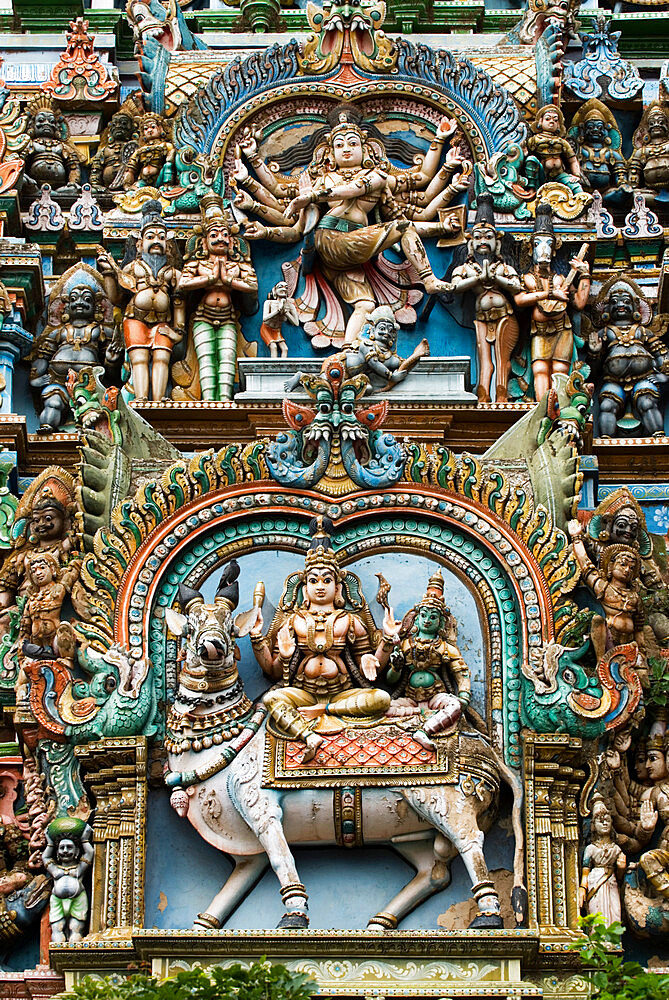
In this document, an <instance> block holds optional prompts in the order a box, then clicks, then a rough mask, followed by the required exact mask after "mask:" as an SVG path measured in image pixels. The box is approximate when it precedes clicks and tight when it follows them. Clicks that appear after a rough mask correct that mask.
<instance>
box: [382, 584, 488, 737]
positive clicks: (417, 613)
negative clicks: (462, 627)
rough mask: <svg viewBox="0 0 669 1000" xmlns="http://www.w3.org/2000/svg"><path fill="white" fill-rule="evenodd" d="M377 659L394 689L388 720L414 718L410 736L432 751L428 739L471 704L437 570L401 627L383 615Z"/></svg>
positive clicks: (448, 726) (468, 680)
mask: <svg viewBox="0 0 669 1000" xmlns="http://www.w3.org/2000/svg"><path fill="white" fill-rule="evenodd" d="M391 650H392V652H391ZM377 656H378V659H379V663H380V664H381V666H382V667H384V666H386V664H389V666H388V672H387V674H386V679H387V681H388V683H389V684H391V685H392V686H393V688H394V690H393V700H392V701H391V703H390V709H389V711H388V714H389V715H394V716H399V717H406V716H418V718H419V719H421V726H420V728H419V729H417V730H416V732H414V733H412V736H413V738H414V739H415V740H417V742H418V743H420V744H421V745H422V746H424V747H426V748H428V749H431V748H433V746H434V744H433V742H432V740H431V739H430V736H432V735H434V734H435V733H443V732H446V731H448V730H452V729H453V727H454V726H455V725H456V724H457V722H458V720H459V718H460V716H461V714H462V711H463V708H464V707H465V706H466V705H468V704H469V701H470V698H471V677H470V673H469V667H468V666H467V664H466V663H465V661H464V660H463V658H462V654H461V653H460V650H459V649H458V647H457V645H456V644H455V619H454V618H453V615H452V614H451V612H450V611H449V609H448V608H447V607H446V604H445V603H444V578H443V577H442V575H441V570H437V572H436V573H434V574H433V575H432V576H431V577H430V580H429V583H428V586H427V590H426V592H425V596H424V597H423V599H422V600H421V601H420V603H419V604H417V605H416V606H415V607H414V608H412V609H411V610H410V611H409V612H408V613H407V614H406V615H405V616H404V618H403V619H402V621H401V622H395V621H394V618H393V614H392V611H391V610H390V609H389V608H388V609H387V610H386V615H385V619H384V622H383V640H382V643H381V645H380V646H379V649H378V651H377ZM425 715H427V719H426V721H422V718H423V716H425Z"/></svg>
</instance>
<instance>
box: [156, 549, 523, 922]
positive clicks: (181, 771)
mask: <svg viewBox="0 0 669 1000" xmlns="http://www.w3.org/2000/svg"><path fill="white" fill-rule="evenodd" d="M238 573H239V568H238V566H237V564H236V563H235V562H234V561H233V562H232V563H230V564H229V565H228V566H227V567H226V569H225V570H224V573H223V577H222V580H221V585H220V587H219V590H218V593H217V594H216V598H215V600H214V603H213V604H206V603H205V601H204V599H203V597H202V595H201V594H199V593H198V592H197V591H194V590H192V589H190V588H188V587H185V586H184V585H182V586H181V587H180V592H179V600H180V604H181V607H182V608H183V610H184V612H185V614H179V613H178V612H176V611H174V610H171V609H170V610H167V612H166V619H167V624H168V627H169V629H170V631H171V632H172V633H173V634H175V635H177V636H182V637H184V638H185V651H182V653H181V654H180V664H181V666H180V671H179V678H178V690H177V694H176V698H175V701H174V704H173V706H172V708H171V710H170V713H169V717H168V722H167V739H166V748H167V751H168V762H169V765H168V766H169V770H168V771H167V773H166V779H165V780H166V783H167V785H168V786H169V787H171V788H172V789H173V791H172V795H171V803H172V806H173V807H174V808H175V809H176V811H177V812H178V813H179V815H180V816H182V817H184V816H187V817H188V819H189V821H190V822H191V823H192V825H193V826H194V827H195V829H196V830H197V831H198V833H199V834H200V836H202V837H203V838H204V840H206V841H207V842H208V843H209V844H212V845H213V846H214V847H216V848H218V850H220V851H224V852H225V853H226V854H228V855H229V856H230V858H231V859H232V861H233V862H234V868H233V870H232V872H231V873H230V875H229V877H228V879H227V881H226V882H225V884H224V885H223V887H222V888H221V889H220V891H219V892H218V893H217V894H216V895H215V896H214V898H213V900H212V901H211V903H210V905H209V906H208V907H207V910H206V912H204V913H200V914H198V916H197V919H196V920H195V926H196V927H206V928H209V929H210V928H212V927H213V928H219V927H221V926H223V924H224V922H225V921H226V919H227V918H228V916H229V915H230V914H231V913H232V912H233V911H234V909H235V908H236V906H237V905H238V904H239V903H240V902H241V901H242V899H243V898H244V897H245V895H246V894H247V893H248V892H249V891H250V890H251V889H252V887H253V885H254V884H255V883H256V882H257V881H258V879H259V878H260V876H261V874H262V873H263V871H264V870H265V869H266V867H267V865H268V864H269V865H271V866H272V869H273V870H274V873H275V875H276V877H277V879H278V880H279V885H280V891H281V898H282V902H283V906H284V910H285V912H284V915H283V917H282V918H281V921H280V923H279V925H278V926H279V927H282V928H303V927H307V926H308V916H307V911H308V895H307V891H306V889H305V886H304V885H303V884H302V882H301V881H300V878H299V875H298V871H297V867H296V864H295V859H294V857H293V854H292V852H291V849H290V845H299V846H302V847H313V846H323V845H327V844H332V845H334V844H335V843H336V842H337V841H336V836H335V824H334V819H333V808H332V796H333V791H332V789H331V788H329V789H328V788H322V789H318V788H316V789H314V788H311V787H309V788H304V789H294V788H291V789H286V788H266V787H263V756H264V749H265V738H266V737H265V722H266V715H267V710H266V708H265V707H264V705H263V704H262V702H260V703H258V704H257V705H255V706H254V705H253V704H252V703H251V702H250V701H249V699H248V698H247V697H246V695H245V693H244V688H243V685H242V682H241V680H240V678H239V675H238V671H237V660H238V658H239V653H238V650H237V647H236V643H235V638H234V635H235V625H234V621H233V616H232V612H233V611H234V609H235V607H236V605H237V601H238V587H237V584H236V582H235V580H236V577H237V575H238ZM237 634H240V633H239V632H238V633H237ZM458 749H459V779H458V781H457V782H456V783H453V784H432V785H418V786H416V787H377V788H375V787H371V788H368V787H365V788H364V789H363V790H362V820H363V829H364V839H365V844H368V845H373V846H380V845H389V846H391V847H392V848H394V849H395V850H396V851H397V852H398V853H399V854H400V855H401V856H402V857H403V858H405V859H406V860H407V861H408V862H409V863H410V864H411V865H412V866H413V867H414V868H415V869H416V874H415V876H414V877H413V878H412V879H411V881H410V882H409V883H408V884H407V885H405V886H404V887H403V888H402V889H401V890H400V891H399V892H398V893H397V895H396V896H394V898H393V899H391V900H390V901H389V902H388V903H387V905H386V906H385V907H384V909H383V910H382V911H381V912H380V913H377V914H375V915H374V916H372V917H371V919H370V920H369V923H368V925H367V926H368V928H369V929H371V930H376V931H384V930H387V929H392V928H395V927H396V926H397V924H398V923H399V921H400V920H402V918H403V917H404V916H406V915H407V914H408V913H409V912H410V911H411V910H413V909H414V908H415V907H416V906H418V905H419V904H420V903H421V902H422V901H423V900H425V899H427V898H428V897H430V896H432V895H433V894H434V893H436V892H439V891H440V890H442V889H445V888H446V887H447V886H448V885H449V883H450V880H451V875H450V864H451V862H452V860H453V859H454V858H455V857H456V856H457V855H458V854H459V855H460V856H461V858H462V860H463V862H464V864H465V867H466V869H467V872H468V874H469V877H470V878H471V881H472V893H473V895H474V898H475V899H476V901H477V904H478V909H479V912H478V915H477V916H476V917H475V919H474V921H473V923H472V924H471V925H470V926H472V927H479V928H497V927H502V926H503V922H502V919H501V916H500V904H499V898H498V895H497V892H496V890H495V887H494V885H493V882H492V880H491V879H490V873H489V871H488V867H487V865H486V862H485V859H484V855H483V842H484V834H485V833H486V832H487V831H488V830H489V829H490V827H491V825H492V823H493V821H494V819H495V815H496V811H497V799H498V793H499V786H500V779H502V778H503V779H504V780H505V781H506V782H507V783H508V784H509V785H510V786H511V790H512V793H513V813H512V820H513V828H514V834H515V857H514V889H513V892H512V904H513V908H514V912H515V914H516V920H517V922H518V923H521V922H522V921H523V919H524V913H525V909H526V900H527V893H526V890H525V887H524V884H523V883H524V851H523V829H522V820H521V806H522V783H521V781H520V779H519V778H518V776H517V775H516V774H515V773H514V772H513V771H512V770H510V769H509V768H508V767H507V766H506V765H505V763H504V762H503V760H502V759H501V757H500V755H499V754H498V753H497V752H496V751H495V750H494V749H493V748H492V747H491V746H490V745H489V743H488V742H487V741H486V740H485V739H484V738H483V737H482V736H481V735H480V734H479V733H475V732H471V733H470V732H463V731H461V732H460V734H459V747H458ZM372 780H373V779H372ZM405 803H406V804H407V805H408V806H409V808H408V809H407V808H405V807H404V804H405Z"/></svg>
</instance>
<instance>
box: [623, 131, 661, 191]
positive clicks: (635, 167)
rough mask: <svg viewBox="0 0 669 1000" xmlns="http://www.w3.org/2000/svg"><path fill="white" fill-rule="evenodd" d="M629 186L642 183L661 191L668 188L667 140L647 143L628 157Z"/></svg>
mask: <svg viewBox="0 0 669 1000" xmlns="http://www.w3.org/2000/svg"><path fill="white" fill-rule="evenodd" d="M629 162H630V184H639V183H641V177H642V175H643V183H644V184H645V186H646V187H649V188H653V189H654V190H655V191H661V190H662V189H663V188H666V187H667V186H669V139H664V140H662V141H660V142H648V143H645V144H644V145H643V146H641V148H640V149H637V150H636V151H635V152H634V153H633V154H632V156H631V157H630V161H629Z"/></svg>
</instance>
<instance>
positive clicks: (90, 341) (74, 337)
mask: <svg viewBox="0 0 669 1000" xmlns="http://www.w3.org/2000/svg"><path fill="white" fill-rule="evenodd" d="M101 336H102V330H101V329H100V324H99V323H96V322H93V323H86V324H79V323H77V324H75V323H66V324H65V325H64V326H62V327H61V328H60V329H59V330H58V342H59V346H58V348H57V350H56V353H55V354H54V356H53V357H52V359H51V361H50V363H49V373H50V374H51V376H52V377H53V378H55V379H58V380H59V381H63V380H65V379H67V375H68V372H69V370H70V369H71V368H73V369H74V370H75V371H78V370H79V369H80V368H83V367H85V366H86V365H97V364H99V363H100V359H99V356H98V350H97V345H98V342H99V340H100V337H101Z"/></svg>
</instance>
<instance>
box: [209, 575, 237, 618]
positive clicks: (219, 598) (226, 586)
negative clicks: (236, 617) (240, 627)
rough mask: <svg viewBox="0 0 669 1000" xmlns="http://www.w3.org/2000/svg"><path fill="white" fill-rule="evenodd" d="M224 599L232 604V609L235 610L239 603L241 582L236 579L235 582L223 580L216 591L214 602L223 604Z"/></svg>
mask: <svg viewBox="0 0 669 1000" xmlns="http://www.w3.org/2000/svg"><path fill="white" fill-rule="evenodd" d="M223 601H225V602H226V603H227V604H229V605H230V610H231V611H234V609H235V608H236V607H237V605H238V603H239V584H238V583H237V582H236V581H235V583H226V582H223V584H222V585H221V586H220V587H219V588H218V590H217V591H216V597H215V598H214V603H215V604H221V603H222V602H223Z"/></svg>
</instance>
